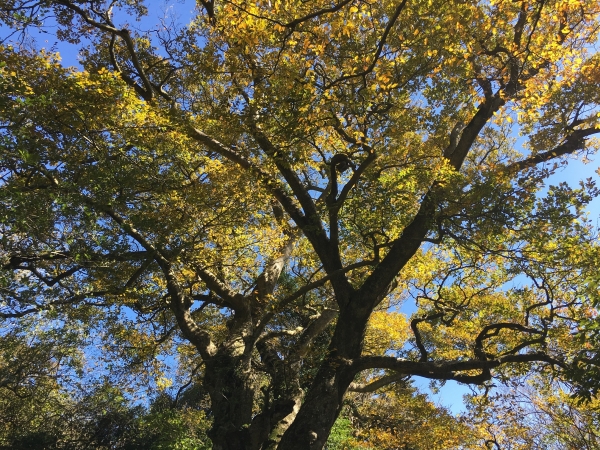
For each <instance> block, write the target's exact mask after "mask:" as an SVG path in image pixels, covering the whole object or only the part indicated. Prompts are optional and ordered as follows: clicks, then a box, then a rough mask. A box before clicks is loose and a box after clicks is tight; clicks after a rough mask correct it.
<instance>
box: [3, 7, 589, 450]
mask: <svg viewBox="0 0 600 450" xmlns="http://www.w3.org/2000/svg"><path fill="white" fill-rule="evenodd" d="M175 8H177V5H175ZM155 9H156V6H155V5H152V4H150V5H144V4H143V3H142V2H140V1H137V0H127V1H120V0H114V1H107V2H104V1H101V0H99V1H96V0H92V1H88V0H42V1H38V0H3V1H2V2H1V12H0V17H1V19H2V20H3V22H4V24H5V25H6V26H7V27H10V29H11V30H13V34H12V39H14V42H12V44H10V45H9V40H6V41H5V43H4V45H3V47H2V48H1V49H0V50H1V52H0V56H1V59H2V63H1V64H2V67H1V69H0V70H1V71H0V114H1V116H0V117H1V119H0V120H1V131H0V138H1V145H0V152H1V154H0V176H1V177H2V178H1V184H0V198H1V205H2V206H1V208H2V209H1V210H0V223H1V225H0V226H1V233H2V237H1V241H0V257H1V258H2V260H1V268H2V273H1V278H0V282H1V285H0V289H1V292H2V298H1V302H2V303H1V304H0V308H1V309H0V317H1V318H2V320H3V321H4V325H5V327H6V328H5V331H4V332H3V333H4V334H3V336H8V337H10V338H11V339H13V340H12V341H10V342H13V341H14V339H17V338H18V337H19V338H20V339H21V341H19V342H21V343H20V344H19V345H20V346H21V347H22V348H24V349H29V350H27V351H25V350H23V351H20V352H14V354H13V356H11V357H10V358H7V359H5V360H0V364H2V367H12V368H13V369H14V373H15V377H16V378H15V377H13V375H12V373H13V372H11V370H8V371H4V372H3V375H2V378H1V379H0V383H5V384H6V385H7V386H8V385H9V384H11V383H12V384H11V386H13V388H14V389H15V390H18V389H20V388H19V387H18V386H22V385H23V383H21V384H19V383H20V382H19V380H18V379H17V378H18V376H20V375H21V374H25V375H23V377H24V378H23V379H26V380H31V375H28V374H31V373H33V372H31V371H35V369H36V367H35V364H34V365H33V366H32V365H31V364H28V360H26V359H24V360H22V361H21V360H20V359H19V358H20V356H21V355H25V357H27V355H31V354H32V353H33V352H34V350H35V349H36V348H39V349H42V350H43V352H42V353H43V355H42V358H43V359H44V360H43V361H42V363H39V360H38V362H37V364H38V365H40V366H41V367H42V369H43V368H44V367H55V366H56V365H57V364H59V363H61V362H62V361H68V362H69V363H70V364H71V365H72V367H74V368H71V369H68V368H67V369H64V373H63V375H60V374H59V372H60V371H59V370H58V369H52V370H54V372H52V373H51V374H49V375H48V373H46V375H45V376H50V378H51V379H53V380H55V381H58V382H60V380H61V379H62V378H61V377H65V378H68V379H69V380H73V377H75V375H76V374H77V373H79V375H80V380H84V381H85V379H86V376H87V375H86V374H85V370H84V368H85V367H86V362H85V360H88V365H89V364H91V363H89V361H93V362H94V364H98V365H99V366H101V367H104V370H106V371H107V373H106V377H108V378H110V377H113V378H114V379H116V378H118V379H123V380H125V379H130V380H131V379H136V377H137V380H138V381H139V382H140V383H141V384H143V383H144V382H145V381H144V380H146V378H147V379H150V378H152V377H151V376H150V375H152V374H154V375H156V376H157V378H156V379H158V385H157V389H160V388H165V386H166V385H167V384H168V381H167V380H166V379H167V378H169V373H168V372H166V373H163V372H161V370H163V369H162V368H161V364H166V362H168V361H169V360H170V361H171V362H173V361H175V360H176V361H177V362H178V371H179V372H178V374H177V376H179V377H181V378H182V379H183V378H186V379H188V380H193V382H195V383H199V384H201V385H202V389H204V390H205V391H206V392H207V393H208V395H209V397H210V414H209V416H210V418H211V420H212V429H211V430H210V433H209V436H210V438H211V440H212V443H213V448H214V449H223V450H225V449H227V450H234V449H274V448H279V449H285V450H292V449H320V448H322V447H323V445H324V444H325V442H326V440H327V437H328V435H329V432H330V430H331V427H332V426H333V424H334V422H335V421H336V418H337V417H338V415H339V414H340V411H341V410H342V407H343V400H344V397H345V395H346V394H347V392H348V391H358V392H374V391H375V390H376V389H379V388H381V387H383V386H385V385H389V384H391V383H398V382H399V381H402V382H405V381H404V380H405V379H406V377H410V376H419V377H425V378H430V379H434V380H456V381H459V382H461V383H470V384H475V385H485V384H486V383H488V382H489V381H490V380H492V379H493V378H495V377H496V378H497V377H499V378H502V379H507V378H510V377H513V376H520V375H523V373H526V372H528V371H536V372H539V373H542V374H543V373H546V374H548V375H549V376H552V377H559V378H560V377H563V379H565V380H567V379H571V380H575V381H582V380H583V381H585V382H583V381H582V383H581V389H582V390H584V391H585V392H586V393H587V394H589V395H592V394H594V393H595V389H596V385H595V384H594V379H590V377H587V378H585V377H584V376H583V375H582V374H584V373H586V372H585V370H587V369H586V368H589V367H595V364H596V363H597V362H598V359H597V358H596V355H595V353H594V352H593V350H594V348H593V347H592V348H588V347H589V346H588V347H586V346H585V339H581V338H580V332H581V331H582V330H583V328H584V327H583V325H582V324H585V325H586V326H588V329H589V330H592V331H590V333H593V329H594V327H593V323H594V320H593V315H594V312H595V309H594V305H595V302H596V300H597V298H598V287H597V286H598V263H599V261H600V259H599V258H600V256H599V255H600V254H599V249H598V247H597V245H596V243H595V234H594V233H595V231H594V228H593V226H592V223H591V222H590V221H588V219H586V217H585V213H584V211H585V205H586V204H587V203H588V202H589V201H590V200H591V199H592V198H593V197H594V196H596V195H597V190H596V188H595V186H594V182H593V181H592V180H591V179H588V180H587V181H584V182H582V183H581V184H580V186H579V187H570V186H568V185H567V184H560V185H557V186H548V185H547V183H546V180H547V178H548V177H549V176H550V175H552V174H553V173H554V172H555V171H556V170H557V169H559V168H560V167H561V166H562V165H564V164H566V163H567V162H568V161H569V160H572V159H575V158H586V157H587V156H589V154H590V153H591V152H593V150H595V146H594V142H593V135H595V134H596V133H599V132H600V128H599V125H598V114H597V111H598V106H599V103H600V90H599V89H598V88H597V86H598V84H599V83H600V56H598V55H597V53H596V52H595V49H594V45H595V44H596V41H597V32H598V28H599V23H598V21H597V18H598V13H599V12H600V5H599V4H598V2H597V1H596V0H538V1H520V0H517V1H513V0H510V1H507V0H492V1H487V0H486V1H483V0H482V1H475V0H461V1H458V0H456V1H454V0H453V1H448V0H402V1H390V0H378V1H368V0H339V1H338V2H337V3H336V2H329V1H321V0H316V1H312V2H305V1H301V0H286V1H279V0H257V1H254V2H250V1H242V0H239V1H238V0H216V1H215V0H206V1H205V0H200V1H199V3H198V7H197V12H196V14H195V15H194V16H193V17H191V18H189V23H187V24H185V26H178V25H177V21H175V20H173V21H169V20H170V19H169V17H166V18H164V19H163V20H162V21H161V24H160V26H154V22H151V24H152V26H150V25H147V24H148V23H149V22H148V20H149V19H148V18H144V16H145V15H146V14H148V11H149V10H150V17H155V16H156V12H155V11H154V10H155ZM140 19H141V20H140ZM36 28H37V29H41V31H44V32H45V33H54V34H55V36H56V38H57V39H60V40H63V41H65V42H69V43H70V44H71V45H78V46H79V49H80V61H81V65H82V67H81V68H73V67H71V68H68V67H64V66H63V65H61V63H60V60H59V59H58V56H56V55H55V54H53V53H52V52H50V51H46V52H44V51H38V50H36V47H35V42H34V43H33V44H32V38H31V36H32V35H31V34H30V35H28V34H27V33H29V32H30V30H32V29H36ZM7 35H8V33H7ZM42 36H43V35H42ZM26 44H28V45H26ZM518 133H520V134H518ZM518 136H520V137H518ZM517 144H518V145H517ZM415 301H416V305H417V310H416V312H415V313H414V314H413V315H412V317H411V318H410V319H408V320H407V319H406V318H405V317H404V316H403V315H402V314H401V313H400V312H399V309H398V308H399V307H400V305H402V304H403V303H404V304H414V302H415ZM590 324H591V325H590ZM23 327H27V328H26V329H28V330H36V333H35V334H34V336H35V337H32V338H31V340H30V341H29V342H28V341H27V337H26V336H24V335H23V334H24V333H23V332H22V331H19V330H22V329H24V328H23ZM52 330H55V331H52ZM56 330H60V332H57V331H56ZM69 336H71V338H68V337H69ZM3 339H5V337H3ZM17 341H18V339H17ZM17 341H14V342H17ZM3 342H5V341H3ZM6 342H9V341H6ZM23 342H25V343H26V344H27V345H25V346H24V347H23V345H24V344H23ZM3 345H5V344H3ZM6 345H8V344H6ZM11 345H13V344H11ZM17 347H18V345H17V344H14V345H13V346H12V347H11V348H17ZM21 347H19V348H21ZM65 349H69V352H70V353H69V352H66V350H65ZM99 349H101V351H99ZM9 350H10V349H9ZM9 353H10V352H9ZM56 354H60V355H63V354H64V355H66V356H64V358H63V359H60V358H58V359H57V357H56V356H53V355H56ZM165 355H166V356H165ZM33 359H34V360H35V358H33ZM17 361H20V362H17ZM78 361H79V362H78ZM21 362H22V364H21ZM21 367H22V369H21ZM28 371H29V372H28ZM161 373H163V375H165V377H162V378H161V377H160V376H158V375H160V374H161ZM5 374H8V375H5ZM11 377H13V378H11ZM144 377H146V378H144ZM75 378H76V377H75ZM584 378H585V379H584ZM184 381H185V380H184ZM184 381H182V383H183V382H184ZM70 382H72V381H70ZM148 382H150V381H148ZM81 384H84V383H83V381H81V382H80V385H81ZM0 387H2V385H0ZM131 389H132V390H133V389H134V388H133V387H132V388H131ZM132 392H133V391H132ZM398 398H400V399H401V398H403V397H402V396H399V397H398ZM399 401H400V400H399ZM401 407H402V404H401V403H400V406H398V405H395V406H394V411H398V410H399V409H398V408H401Z"/></svg>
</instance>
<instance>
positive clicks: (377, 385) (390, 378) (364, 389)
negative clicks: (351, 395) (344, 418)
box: [348, 373, 406, 393]
mask: <svg viewBox="0 0 600 450" xmlns="http://www.w3.org/2000/svg"><path fill="white" fill-rule="evenodd" d="M405 379H406V375H404V374H402V373H395V374H392V375H386V376H384V377H381V378H379V379H377V380H375V381H372V382H371V383H365V384H360V383H351V384H350V386H349V387H348V390H349V391H351V392H361V393H370V392H375V391H377V390H378V389H381V388H382V387H385V386H388V385H390V384H392V383H397V382H398V381H402V380H405Z"/></svg>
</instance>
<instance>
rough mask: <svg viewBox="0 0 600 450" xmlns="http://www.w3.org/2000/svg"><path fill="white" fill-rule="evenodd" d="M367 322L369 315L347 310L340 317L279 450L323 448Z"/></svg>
mask: <svg viewBox="0 0 600 450" xmlns="http://www.w3.org/2000/svg"><path fill="white" fill-rule="evenodd" d="M367 320H368V314H367V315H365V314H363V313H362V311H358V310H355V309H353V308H347V309H345V311H343V312H342V313H341V314H340V317H339V319H338V324H337V326H336V330H335V333H334V335H333V338H332V340H331V343H330V345H329V352H328V355H327V357H326V358H325V360H324V361H323V363H322V364H321V368H320V369H319V371H318V373H317V375H316V377H315V379H314V381H313V383H312V386H311V387H310V389H309V391H308V393H307V394H306V397H305V398H304V401H303V404H302V407H301V408H300V411H299V412H298V414H297V416H296V419H295V420H294V422H293V423H292V424H291V426H290V427H289V428H288V430H287V431H286V432H285V434H284V435H283V437H282V439H281V442H280V443H279V446H278V447H277V448H278V449H280V450H320V449H322V448H323V446H324V445H325V443H326V442H327V438H328V437H329V432H330V431H331V427H332V426H333V424H334V422H335V421H336V419H337V417H338V415H339V413H340V411H341V408H342V401H343V399H344V395H345V393H346V391H347V390H348V387H349V386H350V383H351V382H352V380H353V379H354V371H353V370H352V368H351V366H350V363H351V361H352V360H353V359H355V358H358V357H360V354H361V351H362V343H363V338H364V333H365V330H366V324H367Z"/></svg>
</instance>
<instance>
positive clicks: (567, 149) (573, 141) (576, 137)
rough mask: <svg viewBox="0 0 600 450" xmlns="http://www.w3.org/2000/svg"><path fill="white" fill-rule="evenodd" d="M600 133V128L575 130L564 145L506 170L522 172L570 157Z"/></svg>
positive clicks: (509, 166)
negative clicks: (586, 140) (586, 141)
mask: <svg viewBox="0 0 600 450" xmlns="http://www.w3.org/2000/svg"><path fill="white" fill-rule="evenodd" d="M598 133H600V128H588V129H585V130H575V131H573V132H572V133H571V134H570V135H569V136H567V137H566V138H565V140H564V141H563V143H562V144H560V145H558V146H557V147H555V148H553V149H552V150H548V151H546V152H542V153H538V154H536V155H533V156H530V157H529V158H526V159H524V160H522V161H518V162H515V163H513V164H509V165H508V166H506V167H505V168H504V170H505V171H507V172H519V171H521V170H524V169H527V168H530V167H533V166H535V165H537V164H540V163H543V162H546V161H550V160H552V159H555V158H558V157H560V156H563V155H570V154H572V153H574V152H576V151H578V150H582V149H583V148H584V146H585V138H586V137H588V136H592V135H594V134H598Z"/></svg>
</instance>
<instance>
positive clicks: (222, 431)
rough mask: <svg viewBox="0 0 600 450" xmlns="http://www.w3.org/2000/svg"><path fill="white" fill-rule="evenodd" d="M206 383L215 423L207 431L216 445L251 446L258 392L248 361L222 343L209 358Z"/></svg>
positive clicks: (239, 449)
mask: <svg viewBox="0 0 600 450" xmlns="http://www.w3.org/2000/svg"><path fill="white" fill-rule="evenodd" d="M246 366H247V367H246ZM204 385H205V386H206V388H207V390H208V393H209V395H210V400H211V411H212V414H213V426H212V428H211V430H210V431H209V433H208V435H209V437H210V439H211V440H212V443H213V449H214V450H249V449H250V448H251V447H250V446H249V445H248V444H249V437H248V436H249V433H248V426H249V424H250V422H251V420H252V407H253V404H254V396H255V385H254V383H253V380H252V376H251V372H250V367H249V364H245V363H243V358H242V356H235V355H232V354H231V350H230V349H228V348H225V347H224V346H223V347H221V348H220V349H219V351H218V353H217V354H216V355H215V356H214V357H212V358H211V359H210V360H209V361H207V362H206V372H205V376H204Z"/></svg>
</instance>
